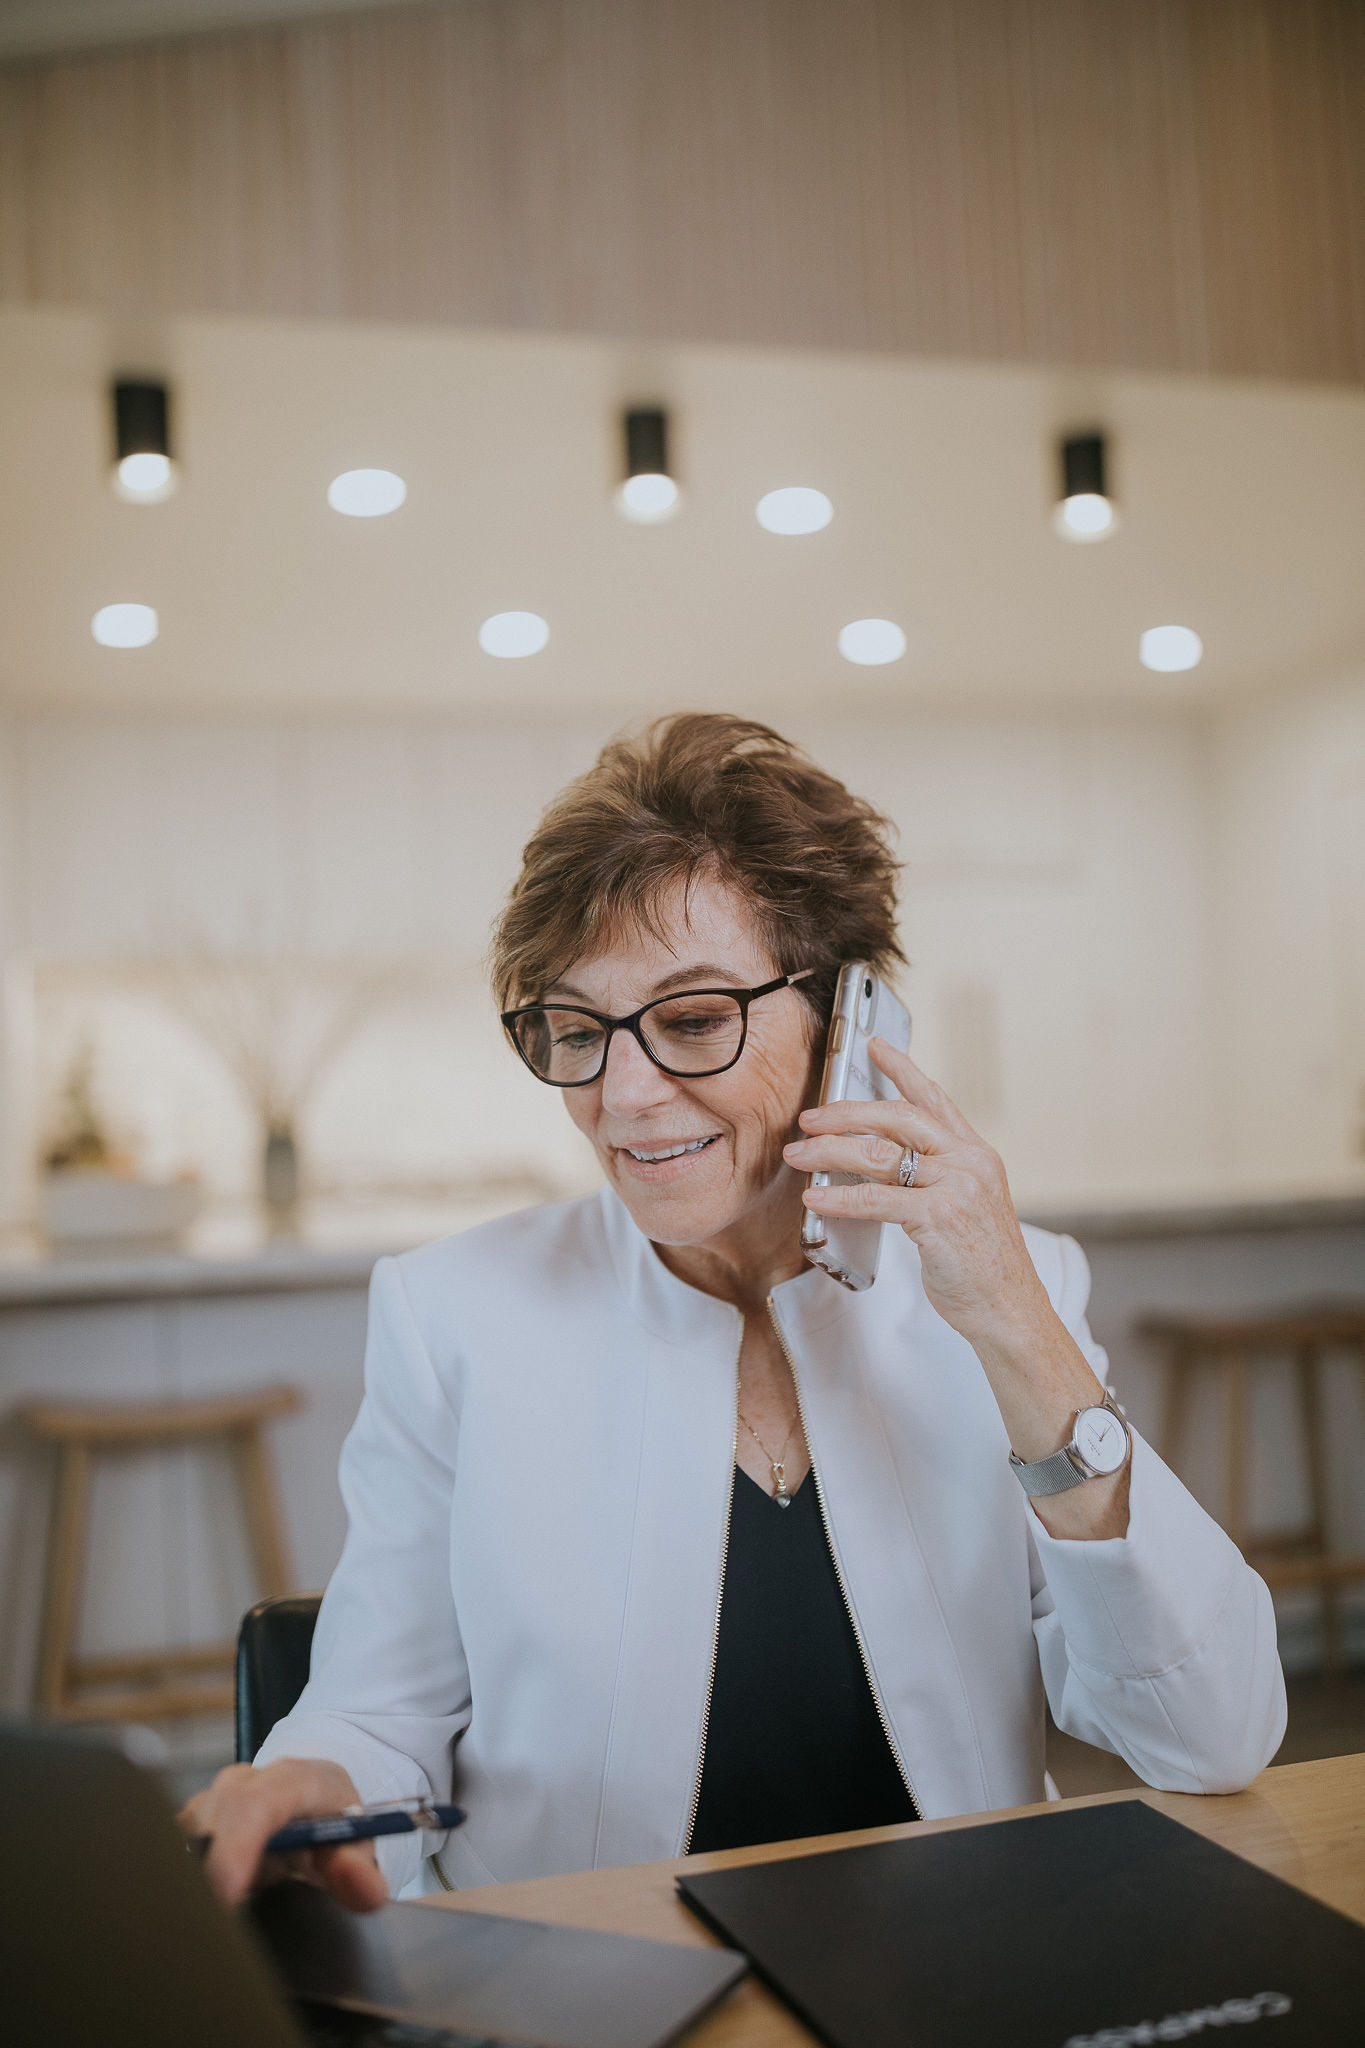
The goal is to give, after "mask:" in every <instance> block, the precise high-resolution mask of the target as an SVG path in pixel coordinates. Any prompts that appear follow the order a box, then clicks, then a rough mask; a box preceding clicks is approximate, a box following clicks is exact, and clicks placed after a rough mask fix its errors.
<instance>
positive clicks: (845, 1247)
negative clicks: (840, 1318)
mask: <svg viewBox="0 0 1365 2048" xmlns="http://www.w3.org/2000/svg"><path fill="white" fill-rule="evenodd" d="M871 1038H884V1039H885V1040H886V1042H887V1044H888V1045H893V1046H895V1048H896V1050H897V1052H908V1051H909V1050H910V1013H909V1011H908V1010H907V1009H906V1008H905V1005H904V1004H903V1003H900V1002H898V1001H897V1000H896V998H895V996H893V995H892V993H891V991H890V989H889V988H888V987H887V985H886V983H885V982H884V981H883V980H882V979H881V978H880V976H878V975H876V974H874V973H873V971H872V969H871V968H870V967H869V966H868V965H867V962H866V961H865V960H850V961H848V962H847V964H846V965H845V966H843V967H841V968H840V970H839V986H838V988H837V989H836V990H835V992H834V1015H833V1016H832V1017H831V1018H830V1023H829V1037H828V1039H827V1040H826V1041H825V1071H824V1074H823V1076H822V1078H821V1081H820V1101H821V1103H822V1104H824V1103H826V1102H896V1101H899V1099H900V1090H899V1089H898V1088H897V1087H896V1085H895V1083H894V1082H893V1081H889V1080H888V1079H887V1077H886V1075H885V1074H884V1073H883V1072H882V1070H881V1068H880V1067H874V1066H873V1064H872V1061H871V1059H870V1058H869V1057H868V1050H867V1046H868V1040H869V1039H871ZM855 1180H856V1175H853V1174H848V1173H813V1174H811V1176H810V1178H809V1180H808V1182H807V1185H808V1186H809V1187H813V1188H827V1187H829V1186H830V1185H831V1183H833V1184H834V1185H835V1186H836V1187H850V1186H852V1185H853V1183H854V1181H855ZM882 1229H883V1226H882V1225H881V1224H880V1223H863V1222H853V1221H850V1220H849V1219H848V1218H847V1217H843V1216H817V1215H816V1214H815V1211H814V1210H813V1209H807V1211H806V1213H805V1218H804V1220H803V1222H802V1225H801V1249H802V1251H803V1252H804V1253H805V1255H806V1257H807V1258H808V1259H809V1260H810V1262H811V1264H812V1265H813V1266H823V1268H824V1270H825V1271H826V1272H827V1273H828V1274H829V1276H830V1278H831V1279H832V1280H837V1281H839V1282H840V1284H841V1285H842V1286H844V1287H851V1288H853V1289H854V1290H855V1292H861V1290H862V1289H863V1288H865V1287H870V1286H871V1285H872V1283H873V1281H874V1280H875V1279H876V1277H877V1258H878V1255H879V1253H880V1251H881V1243H882Z"/></svg>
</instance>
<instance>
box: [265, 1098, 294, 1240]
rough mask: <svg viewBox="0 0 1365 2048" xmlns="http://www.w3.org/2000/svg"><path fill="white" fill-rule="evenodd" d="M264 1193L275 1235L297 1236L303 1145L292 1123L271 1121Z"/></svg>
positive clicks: (271, 1228)
mask: <svg viewBox="0 0 1365 2048" xmlns="http://www.w3.org/2000/svg"><path fill="white" fill-rule="evenodd" d="M261 1192H262V1195H263V1196H264V1200H265V1216H266V1227H267V1229H268V1230H269V1232H270V1235H271V1236H272V1237H295V1236H297V1235H298V1227H299V1148H298V1143H297V1141H296V1139H295V1137H294V1132H293V1127H292V1125H290V1124H270V1125H268V1126H267V1128H266V1134H265V1156H264V1160H263V1162H262V1172H261Z"/></svg>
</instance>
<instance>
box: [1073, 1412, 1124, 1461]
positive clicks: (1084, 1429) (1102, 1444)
mask: <svg viewBox="0 0 1365 2048" xmlns="http://www.w3.org/2000/svg"><path fill="white" fill-rule="evenodd" d="M1073 1441H1074V1443H1075V1446H1076V1449H1077V1450H1078V1451H1079V1452H1080V1454H1081V1456H1082V1457H1083V1458H1084V1460H1085V1462H1086V1464H1087V1465H1089V1466H1090V1468H1091V1470H1092V1471H1093V1472H1096V1473H1108V1472H1117V1471H1118V1469H1119V1467H1120V1465H1122V1463H1123V1461H1124V1459H1125V1458H1126V1457H1127V1456H1128V1436H1127V1432H1126V1431H1125V1429H1124V1427H1123V1424H1122V1423H1121V1422H1120V1421H1119V1419H1118V1416H1117V1415H1115V1414H1113V1413H1112V1412H1111V1411H1110V1410H1109V1409H1108V1408H1082V1410H1081V1412H1080V1414H1079V1415H1078V1416H1077V1417H1076V1430H1075V1435H1074V1438H1073Z"/></svg>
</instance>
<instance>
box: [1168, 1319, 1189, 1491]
mask: <svg viewBox="0 0 1365 2048" xmlns="http://www.w3.org/2000/svg"><path fill="white" fill-rule="evenodd" d="M1193 1373H1194V1354H1193V1352H1191V1351H1189V1350H1188V1349H1187V1348H1186V1346H1185V1345H1183V1344H1177V1345H1176V1346H1174V1348H1173V1349H1172V1350H1171V1352H1170V1354H1169V1356H1168V1357H1167V1360H1166V1385H1165V1389H1164V1392H1163V1395H1162V1402H1161V1455H1162V1458H1163V1459H1164V1460H1165V1462H1166V1463H1167V1464H1168V1465H1169V1466H1170V1468H1171V1470H1172V1471H1173V1472H1176V1471H1179V1469H1180V1453H1181V1450H1182V1448H1183V1447H1184V1442H1185V1423H1186V1420H1187V1418H1188V1416H1189V1412H1190V1380H1191V1378H1192V1376H1193Z"/></svg>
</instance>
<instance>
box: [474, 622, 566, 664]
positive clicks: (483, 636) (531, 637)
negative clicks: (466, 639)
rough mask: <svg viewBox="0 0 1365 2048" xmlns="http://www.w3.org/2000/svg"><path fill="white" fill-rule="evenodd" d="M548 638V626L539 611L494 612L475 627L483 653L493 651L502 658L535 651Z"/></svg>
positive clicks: (518, 657)
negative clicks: (477, 629)
mask: <svg viewBox="0 0 1365 2048" xmlns="http://www.w3.org/2000/svg"><path fill="white" fill-rule="evenodd" d="M549 637H550V629H549V627H548V626H547V625H546V623H545V621H544V619H542V618H541V616H540V613H539V612H494V614H493V616H492V618H491V619H485V620H484V622H483V624H482V625H481V626H480V628H479V645H480V647H482V649H483V651H484V653H485V654H496V655H497V656H498V657H499V659H500V660H502V661H517V660H519V659H520V658H521V657H522V656H523V655H526V654H539V652H540V650H541V648H542V647H543V646H544V645H545V643H546V641H547V640H548V639H549Z"/></svg>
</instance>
